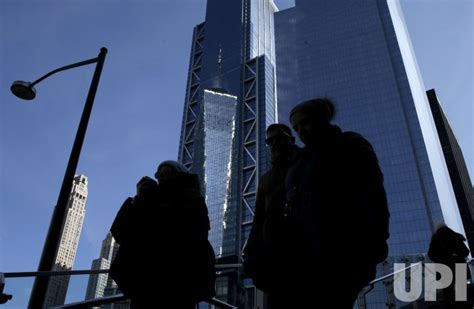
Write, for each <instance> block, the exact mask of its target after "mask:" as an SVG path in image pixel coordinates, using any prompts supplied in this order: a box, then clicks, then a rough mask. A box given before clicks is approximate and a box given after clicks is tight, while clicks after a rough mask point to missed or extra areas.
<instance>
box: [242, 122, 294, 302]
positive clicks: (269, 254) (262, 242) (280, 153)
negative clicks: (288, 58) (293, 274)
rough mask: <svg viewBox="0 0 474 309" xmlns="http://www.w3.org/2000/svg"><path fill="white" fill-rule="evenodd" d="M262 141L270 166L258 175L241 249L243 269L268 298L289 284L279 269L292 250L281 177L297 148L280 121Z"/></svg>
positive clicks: (284, 192)
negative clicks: (252, 211) (251, 217)
mask: <svg viewBox="0 0 474 309" xmlns="http://www.w3.org/2000/svg"><path fill="white" fill-rule="evenodd" d="M266 143H267V145H268V147H269V149H270V154H271V163H272V167H271V169H270V170H269V171H268V172H267V173H265V174H264V175H263V176H262V177H261V178H260V182H259V187H258V192H257V201H256V204H255V216H254V220H253V225H252V230H251V231H250V235H249V238H248V240H247V244H246V246H245V249H244V272H245V273H246V274H247V275H248V276H249V277H251V278H252V280H253V283H254V285H255V286H256V287H257V288H259V289H260V290H262V291H264V292H266V293H268V295H269V297H270V298H272V296H273V295H274V294H277V293H281V292H282V290H284V287H285V286H286V285H288V284H289V282H288V280H287V278H286V276H284V272H283V270H284V269H285V264H286V263H288V259H287V256H289V255H293V254H294V253H293V252H291V250H290V248H289V247H288V242H289V241H290V240H289V238H288V237H289V235H288V234H287V231H288V228H287V227H286V222H285V218H284V208H285V204H286V189H285V178H286V174H287V171H288V168H289V167H290V166H291V165H292V164H293V163H294V162H295V159H296V157H297V153H298V151H299V148H298V147H297V146H296V145H295V138H294V137H293V135H292V133H291V129H290V128H289V127H288V126H286V125H284V124H272V125H270V126H269V127H268V128H267V132H266Z"/></svg>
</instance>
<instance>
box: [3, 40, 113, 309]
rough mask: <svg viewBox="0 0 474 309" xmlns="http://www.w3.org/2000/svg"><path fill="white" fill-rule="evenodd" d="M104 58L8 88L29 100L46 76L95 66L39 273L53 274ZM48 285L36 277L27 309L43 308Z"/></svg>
mask: <svg viewBox="0 0 474 309" xmlns="http://www.w3.org/2000/svg"><path fill="white" fill-rule="evenodd" d="M106 54H107V49H106V48H104V47H102V48H101V49H100V53H99V55H98V56H97V58H92V59H89V60H85V61H81V62H77V63H73V64H70V65H66V66H63V67H60V68H58V69H56V70H53V71H51V72H49V73H48V74H46V75H44V76H42V77H40V78H39V79H37V80H36V81H34V82H32V83H30V82H24V81H15V82H14V83H13V84H12V86H11V87H10V90H11V91H12V92H13V94H14V95H15V96H17V97H19V98H20V99H24V100H32V99H34V98H35V96H36V90H35V88H34V86H35V85H36V84H38V83H39V82H41V81H42V80H44V79H46V78H48V77H49V76H51V75H53V74H55V73H57V72H60V71H65V70H69V69H72V68H76V67H80V66H83V65H87V64H91V63H97V65H96V68H95V71H94V76H93V77H92V82H91V85H90V88H89V93H88V94H87V99H86V103H85V106H84V110H83V112H82V116H81V121H80V123H79V127H78V128H77V133H76V138H75V140H74V144H73V146H72V150H71V155H70V156H69V162H68V164H67V168H66V173H65V174H64V179H63V184H62V185H61V191H60V192H59V197H58V201H57V203H56V207H55V208H54V212H53V216H52V218H51V223H50V225H49V229H48V234H47V236H46V240H45V243H44V247H43V253H42V254H41V259H40V262H39V266H38V271H50V270H53V266H54V262H55V258H56V255H57V252H58V248H59V242H60V236H61V232H62V228H63V224H64V216H65V214H66V210H67V203H68V200H69V195H70V193H71V189H72V184H73V180H74V175H75V173H76V168H77V163H78V162H79V155H80V153H81V148H82V144H83V142H84V137H85V135H86V131H87V124H88V122H89V118H90V114H91V111H92V105H93V104H94V98H95V94H96V92H97V86H98V85H99V79H100V74H101V72H102V67H103V66H104V61H105V55H106ZM48 283H49V276H45V277H36V279H35V283H34V284H33V289H32V291H31V296H30V301H29V303H28V308H29V309H38V308H43V304H44V299H45V294H46V290H47V287H48Z"/></svg>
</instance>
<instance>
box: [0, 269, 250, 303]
mask: <svg viewBox="0 0 474 309" xmlns="http://www.w3.org/2000/svg"><path fill="white" fill-rule="evenodd" d="M239 267H242V264H240V263H235V264H216V265H215V268H216V269H228V268H239ZM108 273H109V269H96V270H92V269H88V270H59V271H25V272H6V273H2V272H0V279H1V280H0V287H1V290H0V296H3V295H5V297H9V298H8V299H6V301H8V300H10V299H11V295H7V294H2V293H3V286H4V280H3V278H24V277H50V276H74V275H96V274H108ZM127 299H128V298H127V297H126V296H124V295H123V294H117V295H113V296H106V297H101V298H97V299H91V300H85V301H79V302H75V303H70V304H66V305H62V306H57V307H53V309H62V308H68V309H72V308H74V309H80V308H90V307H93V306H100V305H106V304H111V303H115V302H119V301H124V300H127ZM6 301H5V302H6ZM204 302H206V303H209V304H211V305H214V306H216V307H218V308H224V309H237V307H235V306H232V305H230V304H227V303H225V302H223V301H221V300H218V299H216V298H210V299H207V300H205V301H204Z"/></svg>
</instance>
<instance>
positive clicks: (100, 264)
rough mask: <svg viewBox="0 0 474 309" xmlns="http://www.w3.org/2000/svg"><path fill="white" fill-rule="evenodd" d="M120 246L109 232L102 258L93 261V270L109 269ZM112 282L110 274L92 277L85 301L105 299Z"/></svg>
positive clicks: (101, 254)
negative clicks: (105, 293) (107, 288)
mask: <svg viewBox="0 0 474 309" xmlns="http://www.w3.org/2000/svg"><path fill="white" fill-rule="evenodd" d="M118 246H119V245H118V243H117V242H116V241H115V239H114V238H113V236H112V233H110V232H109V233H108V234H107V236H106V237H105V239H104V240H103V241H102V248H101V251H100V257H99V258H98V259H95V260H93V261H92V267H91V269H92V270H99V269H109V268H110V265H111V264H112V260H113V258H114V257H115V253H116V252H117V249H118ZM111 280H112V279H110V278H109V275H108V274H97V275H90V276H89V282H88V283H87V291H86V297H85V299H86V300H88V299H95V298H100V297H103V296H104V291H105V288H106V287H108V286H111V285H112V283H111Z"/></svg>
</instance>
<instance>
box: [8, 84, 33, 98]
mask: <svg viewBox="0 0 474 309" xmlns="http://www.w3.org/2000/svg"><path fill="white" fill-rule="evenodd" d="M10 90H11V91H12V93H13V94H14V95H15V96H17V97H19V98H20V99H23V100H33V99H34V98H35V97H36V89H35V87H33V86H31V83H30V82H25V81H22V80H17V81H15V82H13V84H12V85H11V87H10Z"/></svg>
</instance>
